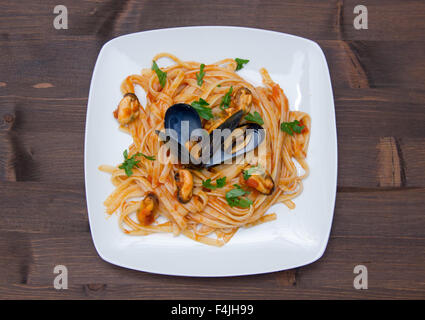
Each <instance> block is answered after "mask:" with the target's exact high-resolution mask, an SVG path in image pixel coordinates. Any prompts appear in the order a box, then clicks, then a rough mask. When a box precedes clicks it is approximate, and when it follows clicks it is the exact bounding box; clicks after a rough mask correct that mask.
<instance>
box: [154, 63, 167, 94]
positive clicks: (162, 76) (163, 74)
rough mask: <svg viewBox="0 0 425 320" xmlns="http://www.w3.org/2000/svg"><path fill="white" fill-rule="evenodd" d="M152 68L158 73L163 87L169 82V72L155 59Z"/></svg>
mask: <svg viewBox="0 0 425 320" xmlns="http://www.w3.org/2000/svg"><path fill="white" fill-rule="evenodd" d="M152 62H153V63H152V70H154V71H155V72H156V75H157V76H158V80H159V83H160V84H161V87H162V88H164V87H165V83H166V82H167V73H166V72H164V71H162V70H161V69H160V68H159V67H158V65H157V64H156V62H155V61H152Z"/></svg>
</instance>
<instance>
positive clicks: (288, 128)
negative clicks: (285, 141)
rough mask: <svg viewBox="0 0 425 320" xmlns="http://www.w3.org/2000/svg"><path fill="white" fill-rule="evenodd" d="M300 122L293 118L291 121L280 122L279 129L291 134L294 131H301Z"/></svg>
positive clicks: (302, 127)
mask: <svg viewBox="0 0 425 320" xmlns="http://www.w3.org/2000/svg"><path fill="white" fill-rule="evenodd" d="M300 124H301V123H300V122H299V121H298V120H294V121H292V122H283V123H281V124H280V130H282V131H284V132H286V133H287V134H289V135H291V136H293V135H294V132H295V133H301V132H302V131H303V129H304V126H300Z"/></svg>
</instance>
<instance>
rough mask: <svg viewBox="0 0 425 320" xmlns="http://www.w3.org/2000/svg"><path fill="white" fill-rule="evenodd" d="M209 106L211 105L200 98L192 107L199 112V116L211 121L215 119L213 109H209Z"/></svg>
mask: <svg viewBox="0 0 425 320" xmlns="http://www.w3.org/2000/svg"><path fill="white" fill-rule="evenodd" d="M209 105H210V104H209V103H208V102H206V101H205V100H204V99H202V98H199V100H198V101H193V102H192V104H191V106H192V107H193V108H194V109H195V110H196V111H197V112H198V114H199V116H200V117H201V118H204V119H205V120H210V119H212V118H213V114H212V110H211V108H209V107H207V106H209Z"/></svg>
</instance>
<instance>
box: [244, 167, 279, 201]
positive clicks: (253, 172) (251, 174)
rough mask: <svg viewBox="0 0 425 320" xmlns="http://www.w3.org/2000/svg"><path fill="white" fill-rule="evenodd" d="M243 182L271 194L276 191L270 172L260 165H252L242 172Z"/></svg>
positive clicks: (261, 191)
mask: <svg viewBox="0 0 425 320" xmlns="http://www.w3.org/2000/svg"><path fill="white" fill-rule="evenodd" d="M240 180H241V184H244V185H246V186H248V187H251V188H254V189H255V190H257V191H258V192H260V193H262V194H265V195H271V194H272V193H273V191H274V181H273V178H272V177H271V176H270V174H269V173H268V172H267V171H266V170H265V169H264V168H262V167H260V166H250V167H249V168H247V169H245V170H244V171H243V172H242V174H241V179H240Z"/></svg>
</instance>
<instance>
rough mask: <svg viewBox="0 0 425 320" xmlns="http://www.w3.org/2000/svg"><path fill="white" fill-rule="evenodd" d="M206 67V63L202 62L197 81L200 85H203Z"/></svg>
mask: <svg viewBox="0 0 425 320" xmlns="http://www.w3.org/2000/svg"><path fill="white" fill-rule="evenodd" d="M204 68H205V64H201V66H200V68H199V73H196V81H197V82H198V86H202V84H203V83H204V75H205V72H204Z"/></svg>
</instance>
